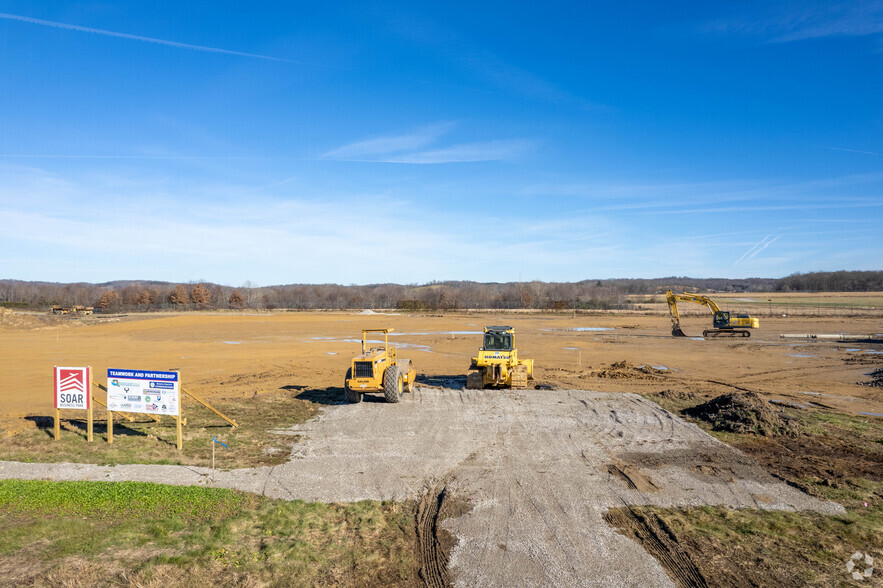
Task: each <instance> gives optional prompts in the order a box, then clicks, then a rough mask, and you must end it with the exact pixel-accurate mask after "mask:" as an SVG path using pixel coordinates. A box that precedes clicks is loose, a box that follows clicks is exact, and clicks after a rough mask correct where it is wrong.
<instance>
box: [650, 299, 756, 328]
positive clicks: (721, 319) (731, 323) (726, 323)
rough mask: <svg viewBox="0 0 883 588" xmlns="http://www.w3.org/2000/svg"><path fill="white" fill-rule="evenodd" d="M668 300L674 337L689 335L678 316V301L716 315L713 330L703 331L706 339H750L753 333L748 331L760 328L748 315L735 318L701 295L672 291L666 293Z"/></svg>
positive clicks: (739, 315)
mask: <svg viewBox="0 0 883 588" xmlns="http://www.w3.org/2000/svg"><path fill="white" fill-rule="evenodd" d="M665 297H666V299H667V300H668V312H669V314H670V315H671V334H672V336H673V337H686V336H687V335H686V334H684V332H683V331H682V330H681V317H680V315H678V301H679V300H680V301H681V302H693V303H696V304H702V305H703V306H707V307H708V309H709V310H710V311H711V312H713V313H714V316H713V318H712V327H713V328H712V329H706V330H705V331H702V336H703V337H705V338H706V339H710V338H712V337H750V336H751V331H747V330H746V329H756V328H758V327H760V321H758V320H757V319H756V318H753V317H750V316H748V315H747V314H737V315H735V316H733V315H732V314H731V313H730V312H729V311H727V310H721V309H720V307H719V306H718V305H717V304H715V303H714V300H711V299H710V298H708V297H706V296H702V295H699V294H689V293H687V292H684V293H683V294H675V293H673V292H672V291H671V290H669V291H668V292H666V294H665Z"/></svg>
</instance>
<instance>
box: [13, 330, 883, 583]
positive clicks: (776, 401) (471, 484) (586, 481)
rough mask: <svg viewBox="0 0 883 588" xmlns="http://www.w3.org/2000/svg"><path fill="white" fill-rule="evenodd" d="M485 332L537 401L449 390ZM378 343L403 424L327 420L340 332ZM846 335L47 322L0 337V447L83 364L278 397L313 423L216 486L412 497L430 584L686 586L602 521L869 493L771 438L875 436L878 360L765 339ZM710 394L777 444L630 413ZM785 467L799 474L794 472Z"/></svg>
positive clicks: (121, 474)
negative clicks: (835, 491) (756, 409)
mask: <svg viewBox="0 0 883 588" xmlns="http://www.w3.org/2000/svg"><path fill="white" fill-rule="evenodd" d="M706 318H707V317H695V318H689V317H688V318H687V319H685V320H684V323H683V326H684V330H685V331H686V332H688V333H701V331H702V329H703V328H706V327H707V325H706V322H707V320H706ZM488 324H510V325H513V326H515V327H516V329H517V343H518V348H519V354H520V356H521V357H532V358H534V359H535V360H536V365H537V369H536V380H535V382H533V383H532V384H533V385H539V386H540V387H541V389H539V390H528V391H521V392H502V391H464V390H462V387H463V384H464V383H465V381H464V380H463V374H464V373H465V369H466V367H467V366H468V364H469V358H470V357H471V355H472V354H473V353H474V351H475V350H476V349H477V347H478V345H479V342H480V335H479V333H480V331H481V327H482V326H483V325H488ZM380 327H394V328H395V329H396V333H395V335H394V336H393V337H392V339H393V340H394V342H396V343H397V344H399V345H400V351H399V355H400V356H401V357H409V358H410V359H412V360H413V361H414V363H415V365H416V367H417V369H418V372H419V373H420V374H421V375H420V378H419V379H418V383H419V386H420V387H419V388H418V389H417V391H416V392H415V393H414V394H413V395H411V396H406V401H405V402H403V403H401V404H400V405H387V404H384V403H379V402H365V403H362V404H361V405H343V404H340V402H341V400H342V398H341V396H342V390H341V388H340V386H341V384H342V378H343V373H344V372H345V370H346V367H347V365H348V360H349V357H350V356H351V355H353V354H355V353H356V352H357V350H358V346H359V345H358V337H359V329H361V328H380ZM843 332H845V333H853V334H870V335H876V334H877V333H880V332H883V320H881V319H879V318H851V317H823V318H812V317H801V318H792V317H781V318H766V319H764V320H762V322H761V329H760V330H758V331H755V332H754V333H753V336H752V337H751V338H750V339H739V340H709V341H704V340H701V339H698V338H697V339H690V338H687V339H673V338H671V337H670V336H669V321H668V319H667V317H665V316H643V315H626V314H619V315H604V316H588V315H576V316H574V315H570V314H567V315H536V314H534V315H525V314H514V313H513V314H510V315H506V314H474V313H461V314H448V315H444V316H426V315H398V314H392V315H379V314H369V313H365V314H361V313H277V314H246V315H232V314H199V315H194V314H186V315H170V316H160V315H151V316H146V317H132V316H127V317H96V318H93V319H89V320H79V321H68V322H61V323H52V324H48V323H47V322H46V321H45V320H43V319H40V320H39V321H35V322H34V323H33V324H28V323H27V320H26V319H22V318H21V317H17V321H16V324H15V325H14V326H12V327H6V328H4V327H2V326H0V358H2V362H3V366H2V369H0V402H2V405H0V406H2V412H3V416H4V428H5V431H6V432H7V434H9V433H13V432H14V431H16V430H17V429H20V428H22V427H27V426H33V423H34V422H35V421H34V420H33V419H31V420H24V419H22V417H24V416H26V415H48V414H50V412H51V373H52V372H51V367H52V365H84V364H89V365H92V367H93V368H94V370H95V373H96V374H97V375H98V376H97V379H98V381H102V380H103V378H102V377H101V376H100V374H102V373H103V372H104V370H105V369H106V368H108V367H114V368H143V369H179V370H181V372H182V380H183V381H184V385H185V387H189V388H191V389H192V390H194V391H195V392H198V393H200V394H201V395H205V396H206V397H208V398H212V397H240V398H250V397H252V396H253V395H255V394H262V393H268V394H269V393H277V392H279V391H284V392H285V391H287V392H289V393H291V394H292V395H293V397H299V398H302V399H305V400H309V401H311V402H316V403H318V404H321V405H322V412H321V414H320V416H319V417H318V418H317V419H314V420H312V421H309V422H308V423H305V424H304V425H301V426H299V427H297V428H296V429H295V430H293V431H292V433H293V434H299V435H302V441H301V442H299V443H298V444H297V445H296V446H295V449H294V451H293V453H292V460H291V461H290V462H288V463H287V464H284V465H281V466H276V467H273V468H257V469H254V470H234V471H231V472H225V473H223V474H221V475H219V476H218V479H217V483H218V484H219V485H224V486H228V487H236V488H242V489H247V490H251V491H255V492H258V493H262V494H265V495H268V496H277V497H285V498H305V499H312V500H323V501H349V500H358V499H362V498H374V499H394V500H402V499H412V498H415V497H422V500H421V501H420V505H421V506H420V508H419V509H418V526H419V527H420V529H423V530H422V531H420V530H419V529H418V535H419V536H420V537H421V539H422V547H423V549H422V550H421V553H422V554H423V557H424V563H423V569H424V576H422V577H423V579H424V581H425V582H426V583H427V584H428V585H445V584H447V583H450V582H455V583H457V584H459V585H464V586H465V585H470V586H473V585H504V584H507V583H511V582H516V583H519V582H520V583H526V584H533V585H551V584H554V585H582V584H593V585H635V584H637V583H640V584H644V585H665V584H667V583H668V582H670V581H671V580H670V578H674V579H675V581H677V582H679V583H682V584H684V585H689V584H690V580H689V578H690V577H691V574H693V573H694V571H692V570H691V569H689V566H686V567H683V568H682V569H681V568H679V564H678V563H677V562H674V563H673V564H672V563H671V562H669V564H666V562H664V561H663V562H662V563H663V565H665V566H666V570H663V568H662V567H660V565H659V561H660V558H661V556H660V555H659V554H654V556H655V557H656V558H657V559H654V558H653V557H650V556H648V554H647V551H644V550H643V549H641V548H640V547H639V546H638V544H637V543H635V542H633V541H630V540H627V539H626V538H625V537H623V536H622V535H619V534H618V533H616V532H615V531H613V530H612V528H610V527H608V526H607V525H606V524H604V522H603V513H604V512H606V511H607V510H608V509H610V508H613V507H616V506H628V505H658V506H691V505H706V504H710V505H721V506H728V507H751V508H760V509H809V510H813V511H818V512H826V513H834V512H841V511H840V510H838V509H839V508H840V507H839V506H837V505H834V504H832V503H829V502H826V501H824V500H821V499H819V498H817V497H816V498H814V497H811V496H808V495H807V494H805V493H803V492H800V491H799V489H798V488H797V487H795V486H794V485H793V484H792V485H791V486H789V485H786V484H784V483H783V482H781V481H780V480H777V479H775V478H773V477H771V476H770V475H769V472H770V471H773V472H774V473H775V474H776V475H778V476H780V477H781V478H784V479H804V478H813V479H818V480H825V479H828V478H832V479H839V478H840V477H844V476H846V475H858V476H865V477H868V478H869V479H875V477H876V476H877V475H879V474H880V454H879V450H878V449H877V448H876V445H879V443H876V442H875V441H874V440H873V439H871V440H870V441H869V442H868V444H866V445H868V446H867V447H866V446H864V445H861V444H858V445H857V444H856V443H855V442H854V440H852V439H850V437H849V435H843V436H842V437H837V436H833V437H832V436H829V437H826V443H830V447H828V446H826V448H825V451H826V452H827V453H825V454H824V455H822V456H817V455H816V454H817V453H818V449H819V448H818V446H817V444H815V445H812V446H806V444H807V443H810V444H812V441H811V440H810V441H807V438H806V437H801V436H793V437H792V436H789V435H788V434H787V430H788V426H787V422H788V419H789V418H793V415H794V414H795V413H804V412H805V413H812V414H816V413H818V414H823V415H826V414H837V413H846V414H850V415H854V416H857V417H859V418H863V419H867V420H868V421H869V422H870V423H871V425H870V426H873V427H879V422H880V421H879V420H878V416H877V415H883V399H881V395H880V393H879V387H876V386H875V385H873V384H874V382H875V381H879V378H877V377H876V376H874V375H873V374H875V373H879V370H880V368H881V366H883V355H881V352H883V346H881V345H880V344H879V343H877V342H860V343H849V342H830V341H813V342H810V341H805V340H783V339H780V338H779V336H778V335H779V334H780V333H843ZM881 338H883V337H879V338H878V340H879V339H881ZM587 390H592V391H593V392H587ZM728 392H738V393H752V394H756V398H757V401H758V402H759V403H760V404H761V405H763V406H764V407H772V409H773V410H775V411H777V414H781V415H783V419H784V420H783V422H784V423H785V425H783V426H779V425H776V426H775V427H773V428H772V429H770V430H771V431H773V433H771V434H770V435H769V436H766V435H765V434H763V433H759V434H757V435H755V436H754V437H752V438H751V439H750V442H745V441H744V440H742V441H741V443H742V447H741V448H742V449H743V450H744V451H745V452H746V453H740V452H739V451H734V450H733V449H732V448H730V447H728V446H727V445H725V444H722V443H720V442H718V441H716V440H714V439H712V438H711V437H710V436H708V435H707V434H706V433H704V432H703V431H701V430H700V429H699V428H698V427H697V426H696V425H693V424H687V423H684V422H683V421H682V420H681V419H680V418H678V417H677V416H675V414H673V413H672V412H667V411H665V410H662V409H660V408H659V407H658V406H657V405H656V404H655V403H653V402H650V401H649V400H647V398H650V399H654V400H656V401H658V402H659V403H660V404H662V405H663V406H666V407H668V408H670V409H671V410H673V411H674V410H675V409H676V408H677V407H678V406H680V405H684V406H686V405H690V406H695V405H698V404H700V403H701V402H703V401H706V400H710V399H712V398H716V397H718V396H720V395H722V394H725V393H728ZM635 393H637V394H640V395H642V396H643V397H644V398H642V397H639V396H636V395H635ZM185 406H186V404H185ZM234 416H235V415H234ZM771 422H778V421H777V420H776V419H772V420H771ZM881 437H883V435H881ZM752 443H753V444H755V445H754V446H752ZM875 443H876V445H875ZM801 444H803V445H801ZM803 454H806V455H808V456H809V457H810V458H809V459H795V455H796V456H797V457H798V458H799V457H800V456H802V455H803ZM788 468H799V471H794V472H791V471H789V469H788ZM838 468H839V469H838ZM856 472H857V473H856ZM0 476H2V477H15V476H23V477H37V478H50V479H139V480H162V481H167V482H172V483H185V484H188V483H205V478H206V476H205V472H204V471H202V470H201V469H199V468H174V467H171V466H117V467H115V468H101V467H97V466H77V467H75V468H73V469H72V468H70V467H67V468H66V467H64V466H58V465H40V464H18V465H16V464H11V463H9V462H7V463H5V464H3V469H2V470H0ZM445 517H447V518H446V519H445ZM445 531H447V532H448V533H450V536H446V535H445ZM452 537H453V539H452ZM455 541H456V545H454V542H455ZM649 551H650V553H653V550H652V549H649ZM448 557H450V561H449V562H448V565H444V562H445V561H447V560H448ZM663 559H664V558H663ZM672 566H674V567H672ZM433 569H434V570H435V571H434V572H433V571H432V570H433ZM679 570H680V571H679ZM678 574H682V575H683V576H679V575H678ZM586 578H590V579H591V581H586V580H585V579H586Z"/></svg>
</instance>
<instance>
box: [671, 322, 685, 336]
mask: <svg viewBox="0 0 883 588" xmlns="http://www.w3.org/2000/svg"><path fill="white" fill-rule="evenodd" d="M671 336H672V337H686V336H687V334H686V333H684V332H683V331H682V330H681V325H672V327H671Z"/></svg>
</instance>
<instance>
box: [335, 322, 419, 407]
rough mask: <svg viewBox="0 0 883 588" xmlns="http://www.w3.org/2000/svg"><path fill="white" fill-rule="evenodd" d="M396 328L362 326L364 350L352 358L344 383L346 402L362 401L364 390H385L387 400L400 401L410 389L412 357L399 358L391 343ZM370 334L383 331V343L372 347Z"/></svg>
mask: <svg viewBox="0 0 883 588" xmlns="http://www.w3.org/2000/svg"><path fill="white" fill-rule="evenodd" d="M392 331H393V329H362V353H361V354H359V355H357V356H356V357H354V358H353V359H352V365H350V368H349V369H348V370H347V371H346V379H345V380H344V384H343V391H344V396H345V397H346V401H347V402H353V403H354V402H361V401H362V394H364V393H365V392H383V396H384V397H385V398H386V401H387V402H398V401H399V400H401V398H402V394H404V393H405V392H410V391H411V387H412V386H413V385H414V377H415V376H416V373H417V372H416V371H415V370H414V366H413V365H411V360H410V359H400V358H399V357H398V356H397V353H396V347H395V345H390V344H389V334H390V333H391V332H392ZM368 333H383V346H382V347H381V346H380V345H377V346H374V347H369V346H368V344H369V341H368Z"/></svg>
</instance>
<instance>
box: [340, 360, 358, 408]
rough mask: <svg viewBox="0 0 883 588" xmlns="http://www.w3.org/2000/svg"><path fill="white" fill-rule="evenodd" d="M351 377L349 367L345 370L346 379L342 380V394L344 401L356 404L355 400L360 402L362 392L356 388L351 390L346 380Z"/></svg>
mask: <svg viewBox="0 0 883 588" xmlns="http://www.w3.org/2000/svg"><path fill="white" fill-rule="evenodd" d="M352 377H353V368H350V369H348V370H347V371H346V380H344V381H343V395H344V397H345V398H346V401H347V402H349V403H350V404H356V403H357V402H362V393H361V392H359V391H358V390H353V389H352V388H350V387H349V384H347V383H346V382H347V380H349V379H350V378H352Z"/></svg>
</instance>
